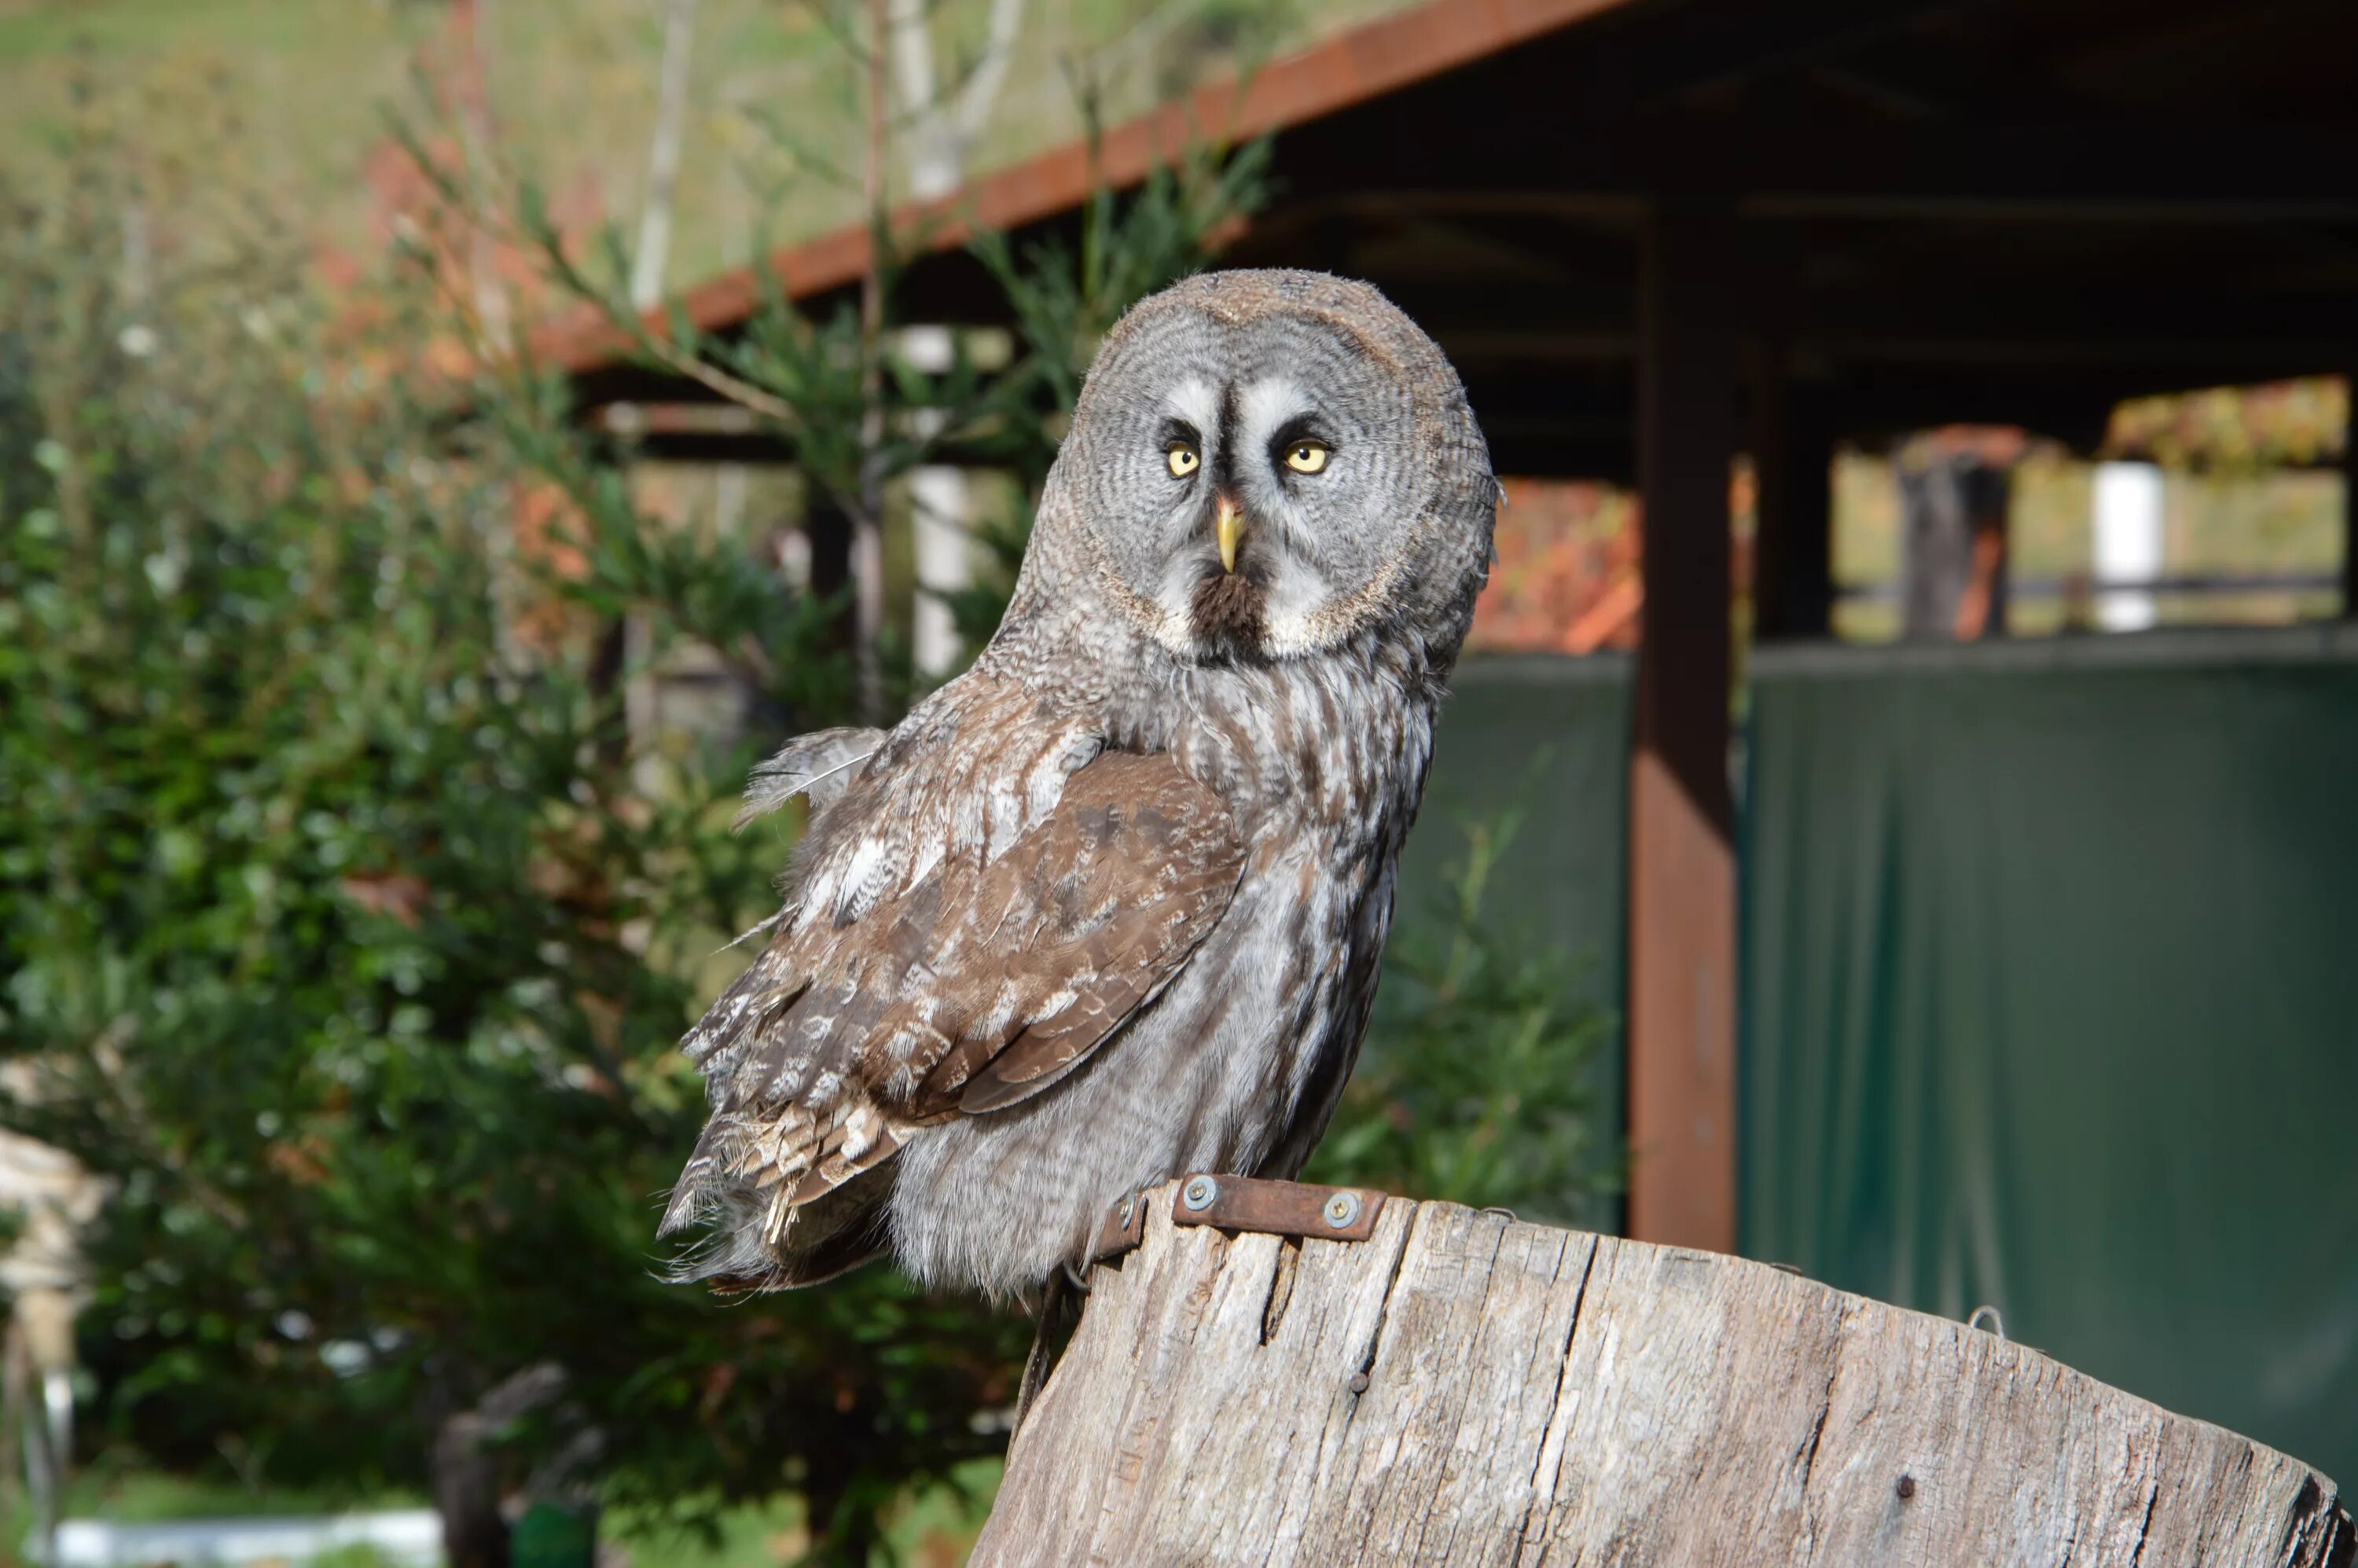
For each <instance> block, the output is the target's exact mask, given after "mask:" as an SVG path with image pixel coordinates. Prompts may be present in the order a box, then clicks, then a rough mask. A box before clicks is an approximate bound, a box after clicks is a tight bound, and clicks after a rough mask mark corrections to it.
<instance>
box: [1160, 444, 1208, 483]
mask: <svg viewBox="0 0 2358 1568" xmlns="http://www.w3.org/2000/svg"><path fill="white" fill-rule="evenodd" d="M1203 461H1204V456H1203V454H1202V453H1201V452H1198V451H1197V450H1196V449H1195V443H1194V442H1192V441H1174V442H1172V443H1171V448H1170V449H1169V450H1168V451H1166V452H1164V453H1163V462H1164V464H1165V465H1167V466H1168V467H1169V468H1170V470H1171V477H1172V478H1173V479H1185V478H1186V477H1187V476H1188V475H1189V474H1191V473H1194V472H1195V470H1196V469H1197V468H1199V467H1201V466H1202V464H1203Z"/></svg>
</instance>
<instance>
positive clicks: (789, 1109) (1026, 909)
mask: <svg viewBox="0 0 2358 1568" xmlns="http://www.w3.org/2000/svg"><path fill="white" fill-rule="evenodd" d="M972 782H973V783H976V784H979V780H978V781H972ZM846 809H849V806H847V807H846ZM1243 865H1244V846H1243V844H1242V842H1241V841H1240V840H1239V838H1238V835H1237V831H1236V826H1235V822H1234V819H1233V817H1232V816H1230V814H1229V812H1228V808H1227V806H1226V805H1225V803H1223V802H1222V801H1221V799H1220V797H1219V796H1218V795H1216V794H1215V793H1214V792H1213V791H1211V790H1209V789H1207V788H1206V787H1205V786H1204V785H1202V784H1198V783H1196V782H1195V780H1194V779H1192V778H1190V777H1189V776H1188V775H1187V774H1186V773H1184V771H1182V770H1181V768H1180V767H1179V765H1178V764H1177V763H1176V762H1174V761H1173V760H1172V759H1171V758H1169V757H1167V756H1160V755H1157V756H1140V755H1133V754H1128V753H1120V752H1108V753H1105V754H1103V755H1100V756H1098V757H1097V758H1096V760H1094V761H1092V762H1087V764H1086V765H1084V766H1082V767H1080V768H1078V769H1077V770H1076V771H1075V772H1074V773H1072V774H1071V776H1070V777H1069V778H1068V779H1067V780H1066V781H1065V788H1064V791H1063V794H1062V795H1061V797H1060V798H1059V799H1058V800H1057V802H1056V803H1055V806H1054V808H1053V809H1051V810H1049V811H1048V812H1047V814H1046V816H1044V817H1043V818H1041V819H1040V820H1039V821H1037V822H1036V823H1035V824H1034V825H1033V827H1031V828H1030V829H1029V830H1028V831H1025V832H1023V833H1022V834H1021V835H1020V836H1018V837H1016V838H1013V839H1012V841H1011V842H1009V843H1007V844H1006V845H1004V846H1003V847H1002V848H1001V851H1000V853H998V855H997V856H996V857H995V858H990V859H985V858H984V857H983V855H981V854H977V853H971V852H969V853H967V854H963V855H961V854H949V855H945V856H943V857H942V858H941V859H939V860H938V861H936V863H935V864H934V865H933V867H932V868H931V870H930V871H928V872H927V873H926V874H925V876H924V877H923V878H922V880H920V881H918V882H917V883H916V884H915V885H914V886H913V887H909V888H906V889H905V890H903V891H901V892H897V893H895V894H892V895H890V896H884V897H881V898H878V899H875V900H874V901H873V902H871V903H867V904H866V906H865V908H864V910H863V912H862V913H861V914H859V916H858V917H857V918H853V919H849V920H848V921H841V922H839V923H838V921H837V920H830V919H824V918H818V919H811V920H806V921H793V920H789V921H786V922H783V923H781V925H780V928H779V929H778V931H777V932H776V933H775V935H773V937H772V939H771V942H770V945H769V946H768V947H767V948H765V949H764V951H763V954H762V956H761V957H759V958H757V959H756V960H755V962H754V963H753V965H752V967H751V968H749V969H748V970H747V971H746V974H745V975H744V976H743V977H741V979H739V981H738V983H737V984H736V985H735V986H733V987H731V988H730V991H729V992H728V993H727V994H725V995H723V997H722V998H721V999H720V1000H719V1001H718V1002H716V1003H715V1004H714V1006H713V1009H712V1011H711V1012H710V1013H709V1014H708V1016H707V1019H706V1021H705V1022H704V1023H703V1024H700V1025H699V1026H698V1030H697V1031H696V1032H695V1033H692V1034H691V1035H690V1037H689V1042H688V1045H689V1049H690V1051H691V1052H692V1053H693V1054H697V1055H698V1059H699V1060H700V1061H701V1062H702V1063H704V1065H705V1066H706V1071H707V1073H708V1075H709V1076H710V1078H711V1091H712V1102H713V1103H712V1115H711V1119H710V1120H709V1121H708V1124H707V1125H706V1128H705V1130H704V1135H703V1137H702V1138H701V1139H699V1140H698V1145H697V1150H696V1153H695V1155H694V1156H693V1157H692V1158H691V1159H690V1161H689V1162H688V1167H687V1171H686V1172H685V1173H683V1175H682V1178H681V1182H680V1185H679V1188H678V1190H677V1191H676V1193H675V1195H674V1198H673V1203H672V1206H671V1208H670V1210H669V1211H668V1212H667V1213H666V1214H665V1221H664V1229H665V1231H671V1230H675V1229H677V1228H679V1227H682V1226H684V1225H686V1224H687V1223H689V1222H691V1221H692V1220H694V1219H695V1218H697V1217H698V1216H699V1215H702V1214H708V1213H711V1212H713V1211H715V1210H716V1209H717V1210H719V1212H720V1213H721V1214H723V1215H724V1216H725V1217H727V1219H728V1221H729V1223H730V1224H731V1225H733V1226H735V1227H738V1228H740V1229H742V1228H744V1227H747V1226H749V1225H752V1226H758V1227H759V1228H760V1230H761V1231H762V1233H763V1239H764V1241H765V1243H766V1244H767V1248H768V1249H770V1250H772V1251H774V1250H775V1249H778V1248H779V1247H780V1245H781V1243H782V1238H784V1235H785V1233H786V1229H787V1227H788V1226H790V1225H791V1224H792V1223H793V1222H794V1212H795V1210H797V1209H799V1208H801V1207H802V1206H806V1205H808V1204H812V1203H815V1202H817V1200H818V1199H820V1198H821V1197H823V1196H824V1195H827V1194H828V1193H831V1192H833V1191H835V1190H836V1189H837V1188H838V1187H840V1186H842V1185H843V1184H845V1183H848V1182H849V1181H850V1180H851V1179H852V1178H854V1177H855V1176H858V1175H860V1173H863V1172H866V1171H870V1170H872V1169H874V1168H875V1167H876V1166H877V1165H879V1164H880V1163H882V1162H883V1161H885V1160H886V1159H888V1158H889V1157H890V1156H891V1155H892V1153H893V1152H894V1151H896V1150H897V1149H898V1148H899V1147H900V1146H901V1143H902V1141H903V1140H904V1139H905V1138H906V1137H907V1135H908V1134H909V1133H910V1132H911V1131H912V1130H914V1129H916V1128H919V1127H922V1126H925V1125H926V1124H928V1123H931V1122H936V1121H941V1120H945V1119H950V1118H953V1117H957V1116H961V1115H987V1114H989V1113H990V1112H992V1111H996V1110H1000V1109H1003V1108H1006V1107H1009V1106H1012V1105H1016V1104H1019V1103H1021V1102H1022V1101H1023V1100H1025V1099H1028V1098H1031V1097H1032V1096H1033V1095H1036V1094H1039V1093H1041V1092H1043V1091H1044V1090H1046V1089H1047V1088H1049V1087H1051V1086H1053V1085H1054V1084H1055V1083H1056V1082H1058V1081H1059V1080H1061V1079H1062V1078H1063V1077H1065V1076H1066V1075H1068V1074H1070V1073H1071V1072H1072V1071H1074V1070H1075V1069H1076V1068H1077V1067H1078V1066H1079V1065H1081V1064H1082V1063H1083V1062H1085V1061H1087V1059H1088V1056H1089V1054H1090V1053H1091V1052H1093V1051H1094V1050H1095V1049H1096V1048H1097V1047H1098V1046H1099V1045H1101V1044H1104V1043H1105V1042H1106V1040H1107V1039H1108V1038H1109V1037H1110V1036H1111V1035H1113V1034H1114V1033H1117V1032H1118V1031H1119V1030H1120V1026H1121V1025H1122V1023H1123V1022H1125V1021H1126V1020H1128V1019H1129V1018H1130V1015H1131V1014H1133V1013H1134V1012H1136V1011H1138V1009H1139V1008H1140V1007H1141V1006H1143V1005H1145V1004H1146V1003H1148V1002H1150V1001H1151V1000H1152V999H1153V998H1154V997H1155V996H1156V995H1158V994H1159V993H1160V992H1161V991H1162V989H1163V987H1165V986H1166V985H1168V984H1169V983H1170V981H1171V979H1173V978H1174V976H1175V975H1176V974H1177V973H1178V971H1179V968H1181V966H1182V965H1184V963H1185V961H1186V959H1187V957H1188V955H1189V954H1190V953H1192V952H1193V951H1194V950H1195V946H1197V944H1199V943H1200V942H1202V940H1203V939H1204V937H1205V935H1206V934H1207V933H1208V932H1209V931H1210V930H1211V928H1212V926H1213V925H1214V924H1215V923H1216V922H1217V920H1218V918H1219V916H1220V914H1221V913H1222V912H1223V911H1224V910H1226V909H1227V907H1228V903H1229V901H1230V900H1231V899H1232V898H1233V896H1234V895H1235V892H1236V887H1237V881H1238V876H1239V875H1240V874H1241V872H1242V870H1243ZM724 1250H725V1252H726V1253H727V1255H728V1256H729V1257H730V1259H731V1260H732V1263H731V1266H732V1267H733V1268H736V1269H738V1270H739V1271H741V1270H742V1267H743V1262H744V1258H745V1252H746V1249H745V1248H744V1246H743V1245H742V1238H740V1239H739V1243H738V1244H736V1245H732V1246H730V1247H728V1248H726V1249H724ZM785 1282H798V1281H792V1280H790V1281H785Z"/></svg>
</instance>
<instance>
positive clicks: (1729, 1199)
mask: <svg viewBox="0 0 2358 1568" xmlns="http://www.w3.org/2000/svg"><path fill="white" fill-rule="evenodd" d="M1735 242H1736V225H1735V222H1734V221H1733V219H1732V218H1730V217H1729V216H1728V215H1727V213H1726V212H1725V210H1718V209H1695V210H1691V209H1682V208H1670V209H1666V210H1665V211H1661V212H1660V213H1658V214H1657V215H1656V216H1655V217H1654V219H1653V221H1652V222H1651V224H1650V230H1649V232H1648V234H1647V243H1646V247H1645V259H1644V264H1643V265H1644V269H1645V271H1644V276H1643V278H1642V280H1641V285H1642V286H1641V288H1640V307H1639V308H1640V311H1641V314H1642V320H1641V332H1640V348H1639V354H1640V358H1639V367H1638V422H1639V423H1638V469H1639V499H1640V506H1641V515H1642V518H1643V524H1644V529H1645V535H1644V557H1643V570H1644V580H1645V588H1646V607H1645V621H1644V633H1643V640H1642V642H1641V643H1640V646H1639V655H1638V682H1637V692H1636V701H1637V711H1636V716H1635V728H1636V746H1635V750H1634V753H1633V758H1632V762H1631V769H1632V771H1631V774H1630V780H1629V1020H1628V1039H1629V1152H1630V1158H1631V1168H1630V1177H1629V1206H1628V1225H1629V1233H1630V1234H1631V1235H1632V1236H1635V1237H1638V1238H1642V1239H1645V1240H1649V1241H1666V1242H1672V1243H1676V1244H1678V1245H1681V1246H1689V1247H1703V1248H1709V1249H1714V1250H1715V1251H1733V1250H1734V1249H1735V1247H1736V856H1735V849H1734V845H1733V842H1732V838H1731V829H1732V824H1733V817H1734V809H1733V803H1732V801H1731V799H1730V793H1729V788H1728V776H1727V770H1728V698H1729V690H1728V680H1729V675H1728V660H1729V653H1730V646H1729V638H1730V631H1729V625H1728V621H1729V569H1730V560H1729V551H1730V544H1729V538H1728V510H1727V492H1728V480H1729V470H1730V465H1731V463H1732V461H1733V460H1734V457H1735V452H1736V319H1735V317H1736V310H1735V305H1734V298H1735V294H1736V288H1735V284H1736V277H1734V276H1731V275H1732V274H1733V272H1734V271H1735V261H1734V258H1735V255H1736V243H1735Z"/></svg>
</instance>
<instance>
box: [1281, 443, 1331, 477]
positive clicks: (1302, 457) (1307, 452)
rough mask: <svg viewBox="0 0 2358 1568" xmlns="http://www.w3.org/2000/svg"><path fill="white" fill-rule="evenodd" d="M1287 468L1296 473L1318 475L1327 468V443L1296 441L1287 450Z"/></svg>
mask: <svg viewBox="0 0 2358 1568" xmlns="http://www.w3.org/2000/svg"><path fill="white" fill-rule="evenodd" d="M1285 466H1286V467H1287V468H1290V469H1292V470H1293V471H1294V472H1295V473H1316V472H1317V471H1318V470H1320V469H1323V468H1325V466H1326V443H1325V442H1324V441H1296V442H1294V443H1293V445H1292V446H1290V447H1288V448H1286V449H1285Z"/></svg>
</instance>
